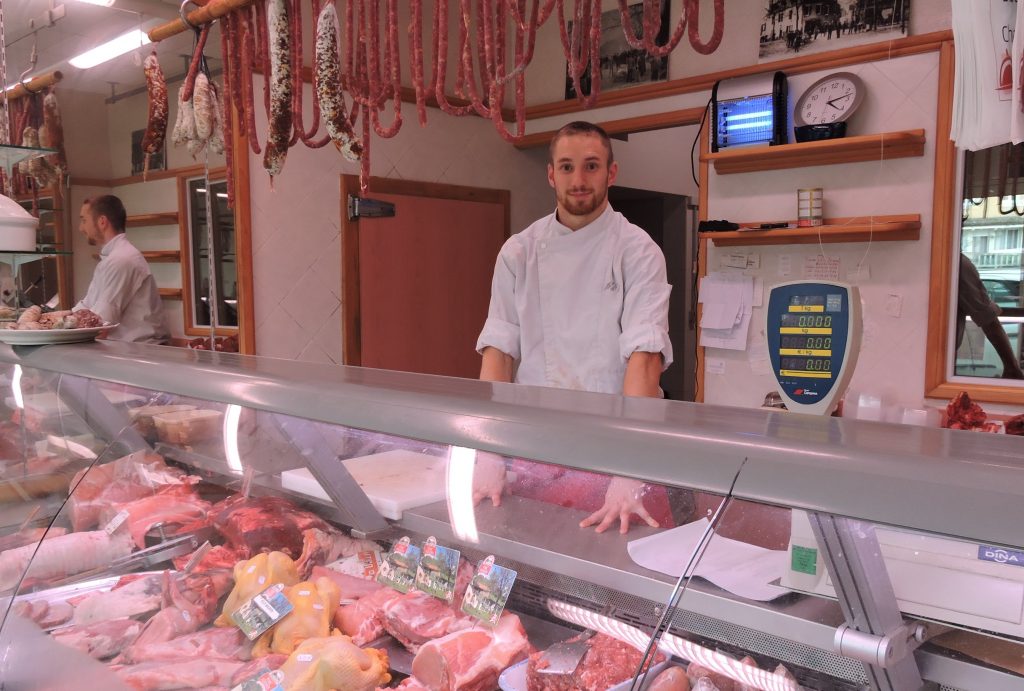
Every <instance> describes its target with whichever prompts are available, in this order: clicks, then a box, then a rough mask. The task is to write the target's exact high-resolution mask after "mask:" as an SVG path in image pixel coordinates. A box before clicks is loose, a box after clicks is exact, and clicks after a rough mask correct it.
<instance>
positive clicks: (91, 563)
mask: <svg viewBox="0 0 1024 691" xmlns="http://www.w3.org/2000/svg"><path fill="white" fill-rule="evenodd" d="M131 553H132V539H131V536H130V535H128V534H127V533H114V534H113V535H108V534H107V533H106V532H105V531H103V530H94V531H91V532H85V533H69V534H67V535H61V536H60V537H54V538H52V539H51V538H47V539H45V540H43V541H42V542H41V543H40V544H39V549H38V551H37V550H36V545H34V544H31V545H24V546H23V547H18V548H15V549H9V550H7V551H6V552H3V553H0V591H3V590H7V589H9V588H13V587H14V586H15V585H17V583H18V579H19V578H21V575H22V574H23V573H24V574H25V579H26V580H29V579H32V580H36V581H39V580H47V579H54V578H66V577H68V576H73V575H74V574H76V573H81V572H82V571H88V570H90V569H95V568H97V567H100V566H105V565H108V564H110V562H112V561H115V560H117V559H121V558H123V557H127V556H128V555H129V554H131ZM29 562H31V565H30V564H29ZM26 569H27V573H26Z"/></svg>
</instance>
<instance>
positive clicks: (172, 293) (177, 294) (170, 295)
mask: <svg viewBox="0 0 1024 691" xmlns="http://www.w3.org/2000/svg"><path fill="white" fill-rule="evenodd" d="M181 295H182V293H181V288H160V297H162V298H163V299H165V300H181Z"/></svg>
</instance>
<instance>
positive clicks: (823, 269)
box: [804, 254, 840, 281]
mask: <svg viewBox="0 0 1024 691" xmlns="http://www.w3.org/2000/svg"><path fill="white" fill-rule="evenodd" d="M839 269H840V262H839V257H828V256H825V255H824V254H817V255H811V256H808V257H804V278H807V279H811V280H815V281H838V280H839Z"/></svg>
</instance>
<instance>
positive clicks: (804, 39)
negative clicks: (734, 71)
mask: <svg viewBox="0 0 1024 691" xmlns="http://www.w3.org/2000/svg"><path fill="white" fill-rule="evenodd" d="M910 5H911V3H910V0H872V1H871V2H866V1H865V0H824V1H822V0H819V1H818V2H809V1H808V0H764V7H763V12H764V13H763V14H762V16H761V36H760V38H759V47H758V61H759V62H766V61H773V60H779V59H784V58H789V57H793V56H795V55H799V54H806V53H820V52H822V51H826V50H839V49H840V48H850V47H852V46H859V45H863V44H865V43H874V42H877V41H885V40H889V39H894V38H903V37H906V36H908V35H909V32H910Z"/></svg>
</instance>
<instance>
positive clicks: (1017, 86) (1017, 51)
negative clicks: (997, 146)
mask: <svg viewBox="0 0 1024 691" xmlns="http://www.w3.org/2000/svg"><path fill="white" fill-rule="evenodd" d="M1007 4H1010V3H1007ZM1012 4H1013V5H1014V7H1016V6H1017V4H1016V3H1012ZM1011 53H1012V60H1013V99H1012V100H1011V101H1010V111H1011V115H1010V141H1012V142H1013V143H1014V144H1020V143H1021V142H1022V141H1024V62H1022V61H1024V12H1018V13H1017V22H1016V29H1015V30H1014V32H1013V50H1012V51H1011Z"/></svg>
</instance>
